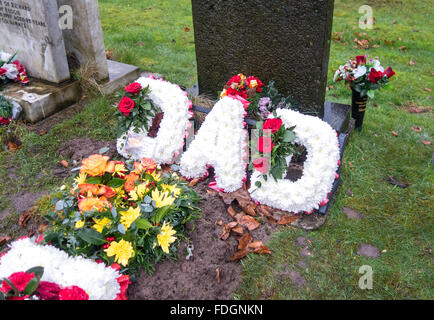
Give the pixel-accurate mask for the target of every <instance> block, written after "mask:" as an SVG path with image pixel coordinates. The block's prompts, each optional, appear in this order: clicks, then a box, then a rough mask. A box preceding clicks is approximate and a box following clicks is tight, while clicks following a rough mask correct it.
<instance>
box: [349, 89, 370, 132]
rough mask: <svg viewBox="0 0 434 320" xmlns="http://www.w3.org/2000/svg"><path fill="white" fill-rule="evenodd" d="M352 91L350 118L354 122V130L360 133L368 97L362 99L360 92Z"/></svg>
mask: <svg viewBox="0 0 434 320" xmlns="http://www.w3.org/2000/svg"><path fill="white" fill-rule="evenodd" d="M352 91H353V100H352V107H353V108H352V113H351V117H352V118H353V119H355V120H356V129H357V130H358V131H362V126H363V118H364V117H365V111H366V106H367V105H368V96H364V97H362V96H361V95H360V92H357V91H356V90H352Z"/></svg>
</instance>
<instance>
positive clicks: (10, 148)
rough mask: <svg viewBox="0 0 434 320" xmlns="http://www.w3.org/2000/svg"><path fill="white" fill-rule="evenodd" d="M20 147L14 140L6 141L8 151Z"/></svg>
mask: <svg viewBox="0 0 434 320" xmlns="http://www.w3.org/2000/svg"><path fill="white" fill-rule="evenodd" d="M19 148H20V146H19V145H17V144H16V143H15V142H12V141H9V142H8V150H9V151H17V150H18V149H19Z"/></svg>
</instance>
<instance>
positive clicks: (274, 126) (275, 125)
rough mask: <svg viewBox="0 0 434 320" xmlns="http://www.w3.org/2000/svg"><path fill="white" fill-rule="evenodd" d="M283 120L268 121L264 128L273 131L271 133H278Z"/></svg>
mask: <svg viewBox="0 0 434 320" xmlns="http://www.w3.org/2000/svg"><path fill="white" fill-rule="evenodd" d="M282 124H283V122H282V119H268V120H267V121H265V122H264V126H263V127H262V128H263V129H264V130H271V132H273V133H276V132H277V131H278V130H279V129H280V128H281V127H282Z"/></svg>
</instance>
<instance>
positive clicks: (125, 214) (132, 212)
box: [120, 207, 140, 230]
mask: <svg viewBox="0 0 434 320" xmlns="http://www.w3.org/2000/svg"><path fill="white" fill-rule="evenodd" d="M120 215H121V223H122V224H123V226H124V227H125V230H128V228H129V227H131V225H132V224H133V222H134V221H136V220H137V218H138V217H140V207H137V208H136V209H134V208H133V207H130V208H129V209H128V211H121V212H120Z"/></svg>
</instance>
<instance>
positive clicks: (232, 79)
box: [228, 75, 241, 86]
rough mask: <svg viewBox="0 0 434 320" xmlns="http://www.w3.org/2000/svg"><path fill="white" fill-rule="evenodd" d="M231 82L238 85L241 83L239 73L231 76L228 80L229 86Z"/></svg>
mask: <svg viewBox="0 0 434 320" xmlns="http://www.w3.org/2000/svg"><path fill="white" fill-rule="evenodd" d="M233 83H235V84H237V85H239V84H241V77H240V76H239V75H236V76H233V77H232V78H231V79H230V80H229V81H228V86H231V85H232V84H233Z"/></svg>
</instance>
